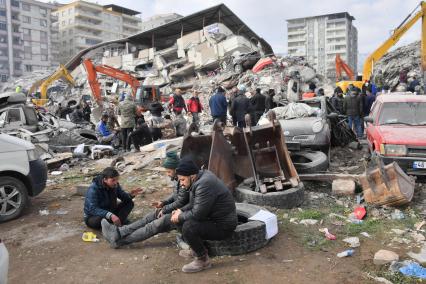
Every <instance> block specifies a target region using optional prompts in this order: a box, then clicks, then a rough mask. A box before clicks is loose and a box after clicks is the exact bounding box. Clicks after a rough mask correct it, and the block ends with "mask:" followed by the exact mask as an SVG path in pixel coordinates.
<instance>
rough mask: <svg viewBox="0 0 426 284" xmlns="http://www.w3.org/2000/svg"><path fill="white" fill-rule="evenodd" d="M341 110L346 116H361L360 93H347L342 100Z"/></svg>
mask: <svg viewBox="0 0 426 284" xmlns="http://www.w3.org/2000/svg"><path fill="white" fill-rule="evenodd" d="M343 112H344V114H346V115H348V116H361V114H362V98H361V96H360V95H354V94H347V95H346V97H345V100H344V101H343Z"/></svg>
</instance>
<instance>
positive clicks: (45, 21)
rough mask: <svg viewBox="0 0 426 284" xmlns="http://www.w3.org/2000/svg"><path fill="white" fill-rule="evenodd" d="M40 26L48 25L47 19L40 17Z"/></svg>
mask: <svg viewBox="0 0 426 284" xmlns="http://www.w3.org/2000/svg"><path fill="white" fill-rule="evenodd" d="M40 26H41V27H47V20H42V19H40Z"/></svg>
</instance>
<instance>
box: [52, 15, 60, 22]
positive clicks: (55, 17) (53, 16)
mask: <svg viewBox="0 0 426 284" xmlns="http://www.w3.org/2000/svg"><path fill="white" fill-rule="evenodd" d="M58 20H59V18H58V16H57V15H54V14H50V22H52V23H56V22H57V21H58Z"/></svg>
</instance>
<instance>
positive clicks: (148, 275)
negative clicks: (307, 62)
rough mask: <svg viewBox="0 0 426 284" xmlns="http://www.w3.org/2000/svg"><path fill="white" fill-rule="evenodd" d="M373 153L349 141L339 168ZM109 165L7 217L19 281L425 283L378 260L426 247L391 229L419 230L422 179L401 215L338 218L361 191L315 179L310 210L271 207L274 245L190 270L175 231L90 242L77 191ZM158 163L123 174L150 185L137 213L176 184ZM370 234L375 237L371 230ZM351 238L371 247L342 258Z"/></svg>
mask: <svg viewBox="0 0 426 284" xmlns="http://www.w3.org/2000/svg"><path fill="white" fill-rule="evenodd" d="M364 154H365V152H363V151H354V150H351V149H348V148H344V149H342V148H338V149H335V150H334V151H333V156H332V157H333V158H332V167H331V168H332V170H340V171H341V172H345V171H346V172H349V173H356V172H361V171H362V170H363V168H362V167H356V166H357V165H362V163H360V161H361V159H362V157H363V155H364ZM345 157H346V158H345ZM347 157H351V158H350V159H348V158H347ZM107 163H108V160H106V161H96V162H93V161H91V162H84V163H80V166H75V167H72V168H71V169H70V170H69V171H67V172H64V173H63V174H62V175H60V176H49V180H50V181H51V182H50V183H49V185H48V187H47V188H46V190H45V191H44V192H43V193H42V194H41V195H39V196H37V197H36V198H33V199H32V200H31V206H30V207H29V208H28V210H27V211H26V212H25V214H24V215H23V216H22V217H21V218H19V219H17V220H13V221H11V222H7V223H4V224H0V238H2V239H3V240H4V242H5V244H6V246H7V248H8V250H9V253H10V268H9V282H10V283H12V284H13V283H63V284H65V283H377V282H375V280H372V278H370V277H377V276H381V277H385V278H386V279H388V280H390V281H392V282H394V283H417V282H416V281H415V280H413V279H410V278H406V277H403V276H401V275H400V274H393V273H391V272H389V271H388V267H387V266H382V267H378V266H375V265H374V264H373V261H372V259H373V256H374V253H375V252H376V251H378V250H379V249H388V250H392V251H395V252H396V253H398V254H399V255H400V259H409V257H408V256H407V255H406V253H407V252H408V251H410V250H414V251H417V250H418V248H419V247H421V246H422V244H423V243H422V242H416V241H415V240H413V238H411V235H410V234H411V232H410V231H407V232H406V233H404V234H403V235H396V234H395V233H393V232H392V231H391V229H395V228H398V229H402V230H413V229H414V224H415V223H417V222H419V221H421V220H422V218H423V215H422V213H423V207H424V204H423V203H422V200H423V197H424V192H423V191H424V189H423V186H422V185H421V184H419V185H417V186H416V195H415V199H414V200H413V202H412V204H411V205H412V206H409V207H406V208H403V209H402V211H403V213H404V214H405V218H404V219H402V220H392V219H391V218H390V214H391V213H392V212H393V209H391V208H389V209H382V208H377V209H375V208H371V207H370V206H367V210H368V216H367V218H366V220H365V221H364V223H363V224H361V225H355V224H349V223H347V222H344V221H342V220H339V218H338V217H333V215H331V216H330V213H335V214H339V215H344V216H347V215H348V214H349V213H351V212H352V210H353V206H354V204H355V203H354V202H355V198H354V197H346V198H336V197H334V196H332V195H331V194H330V192H331V185H330V184H327V183H315V182H310V183H306V185H307V190H306V192H305V202H304V204H303V205H302V206H301V208H295V209H291V210H276V209H274V208H269V209H270V210H271V211H272V212H274V213H276V214H277V216H278V219H279V234H278V235H277V236H276V237H274V238H273V239H272V240H271V241H270V243H269V244H268V245H267V246H266V247H264V248H262V249H260V250H258V251H255V252H252V253H249V254H246V255H240V256H224V257H216V258H214V259H213V267H212V269H210V270H207V271H204V272H201V273H197V274H184V273H182V272H181V267H182V265H184V264H185V263H186V262H187V261H186V260H185V259H182V258H181V257H179V255H178V252H179V249H178V247H177V245H176V241H175V237H176V233H175V232H171V233H168V234H161V235H158V236H156V237H154V238H152V239H150V240H148V241H145V242H143V243H138V244H135V245H132V246H130V247H126V248H122V249H117V250H114V249H111V248H110V247H109V245H108V243H107V242H106V241H105V240H104V239H103V238H102V235H101V233H99V232H98V237H99V238H100V242H98V243H85V242H83V241H82V239H81V236H82V233H83V232H84V231H87V228H86V227H85V225H84V223H83V222H82V211H83V197H82V196H81V195H78V194H76V190H75V185H77V184H82V183H90V181H91V178H92V176H93V175H94V174H95V173H96V172H97V171H98V170H99V169H101V168H102V167H103V166H105V164H107ZM156 165H157V166H158V165H159V162H158V161H157V162H155V163H154V165H151V166H150V169H148V168H145V169H143V170H139V171H134V172H132V173H131V174H125V175H123V176H122V177H121V183H122V185H123V187H124V188H125V189H131V188H133V187H136V186H138V185H141V186H143V187H144V188H146V189H147V192H146V193H145V194H144V195H143V196H142V197H137V198H136V200H135V203H136V206H135V209H134V212H133V213H132V215H131V218H132V219H136V218H138V217H140V216H143V215H144V214H146V213H147V212H149V211H150V210H151V208H150V207H149V204H150V203H151V202H152V201H154V200H158V199H160V198H162V197H164V196H166V195H168V194H169V193H170V192H171V188H169V187H167V185H168V181H167V179H166V178H164V177H163V174H162V173H161V172H159V171H158V168H155V166H156ZM83 168H85V170H83V171H82V169H83ZM40 210H48V212H49V214H48V215H41V214H40ZM302 219H315V220H318V223H317V224H315V225H309V226H305V225H301V224H298V222H299V221H300V220H302ZM324 227H327V228H328V229H329V230H330V232H332V233H333V234H335V235H336V236H337V240H335V241H329V240H326V239H325V238H324V236H323V233H321V232H319V229H320V228H324ZM361 232H367V233H368V234H369V235H370V236H371V237H364V236H363V235H361V234H360V233H361ZM95 233H96V232H95ZM420 233H422V232H420ZM347 236H357V237H359V238H360V242H361V246H360V247H359V248H356V249H355V254H354V255H353V256H352V257H347V258H337V257H336V254H337V253H338V252H341V251H343V250H345V249H347V248H348V247H347V245H346V244H345V243H344V242H342V239H343V238H345V237H347Z"/></svg>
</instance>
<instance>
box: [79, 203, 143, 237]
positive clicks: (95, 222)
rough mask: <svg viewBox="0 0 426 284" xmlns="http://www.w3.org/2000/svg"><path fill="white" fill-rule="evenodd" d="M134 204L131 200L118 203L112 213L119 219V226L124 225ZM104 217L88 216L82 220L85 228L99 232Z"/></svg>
mask: <svg viewBox="0 0 426 284" xmlns="http://www.w3.org/2000/svg"><path fill="white" fill-rule="evenodd" d="M133 206H135V204H134V203H133V201H132V200H130V201H127V202H120V203H119V204H118V206H117V208H116V209H115V210H112V213H113V214H114V215H116V216H117V217H118V218H120V221H121V224H124V223H126V221H127V216H129V214H130V212H131V211H132V209H133ZM103 218H104V217H101V216H89V217H87V218H85V219H84V223H86V225H87V227H89V228H92V229H96V230H99V229H100V228H101V221H102V219H103Z"/></svg>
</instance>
